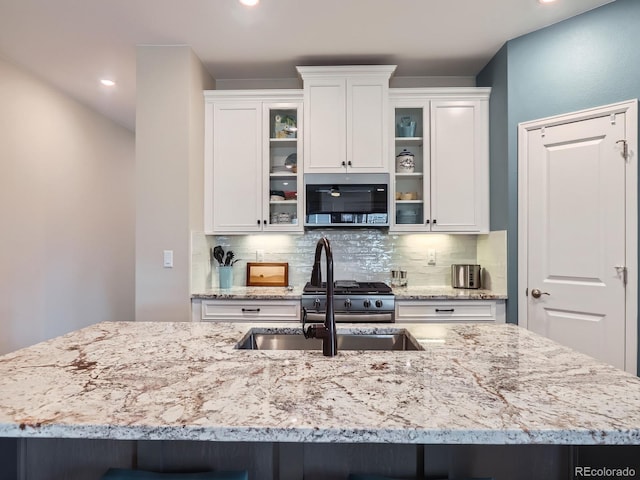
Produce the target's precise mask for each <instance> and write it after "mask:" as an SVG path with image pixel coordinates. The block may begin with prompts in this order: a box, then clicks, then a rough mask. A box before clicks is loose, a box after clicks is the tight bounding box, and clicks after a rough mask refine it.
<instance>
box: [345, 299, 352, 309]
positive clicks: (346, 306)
mask: <svg viewBox="0 0 640 480" xmlns="http://www.w3.org/2000/svg"><path fill="white" fill-rule="evenodd" d="M344 306H345V308H351V299H350V298H347V299H346V300H345V301H344Z"/></svg>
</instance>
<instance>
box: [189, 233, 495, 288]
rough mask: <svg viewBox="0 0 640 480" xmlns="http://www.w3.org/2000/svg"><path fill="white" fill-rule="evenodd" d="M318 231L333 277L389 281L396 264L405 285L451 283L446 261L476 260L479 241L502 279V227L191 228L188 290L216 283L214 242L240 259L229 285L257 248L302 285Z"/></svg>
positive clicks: (241, 281)
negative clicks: (469, 231)
mask: <svg viewBox="0 0 640 480" xmlns="http://www.w3.org/2000/svg"><path fill="white" fill-rule="evenodd" d="M494 234H495V235H494ZM323 235H325V236H326V237H327V238H328V239H329V240H330V242H331V248H332V251H333V260H334V277H335V279H336V280H359V281H383V282H387V283H389V282H390V275H391V274H390V272H391V270H393V269H401V270H406V271H407V277H408V280H409V284H410V285H433V286H441V285H450V283H451V272H450V266H451V264H453V263H479V262H478V255H479V246H482V249H481V250H482V252H481V253H482V256H483V259H484V261H486V262H489V263H491V265H492V266H493V267H492V268H496V269H501V271H499V272H498V271H496V272H495V273H493V272H491V276H490V278H491V279H492V280H493V279H496V281H497V283H498V284H499V283H500V282H501V281H503V280H504V282H506V232H492V233H491V234H489V235H431V234H428V235H427V234H415V235H394V234H389V233H388V232H385V231H381V230H376V229H357V230H309V231H307V232H305V234H304V235H270V234H269V235H265V234H262V235H228V236H223V235H220V236H218V235H205V234H204V233H202V232H192V268H191V291H192V292H194V293H197V292H202V291H205V290H207V289H210V288H216V287H217V286H218V278H217V277H218V276H217V275H216V274H215V268H214V269H213V275H212V268H211V265H210V262H209V249H210V248H213V247H214V246H216V245H222V247H223V248H224V249H225V251H226V250H233V252H234V253H235V255H236V258H239V259H240V261H238V262H237V263H236V268H235V269H234V279H233V283H234V285H245V282H246V263H247V262H255V261H257V251H258V250H262V251H264V258H263V260H262V261H264V262H288V263H289V284H290V285H297V286H302V285H304V284H305V283H306V282H307V281H308V280H309V277H310V276H311V268H312V266H313V257H314V252H315V245H316V242H317V241H318V239H319V238H320V237H321V236H323ZM494 236H497V239H494V238H493V237H494ZM484 237H487V238H484ZM489 237H491V239H489ZM503 237H504V239H505V240H504V242H503ZM502 244H504V245H505V250H504V251H503V252H501V251H500V248H501V247H500V246H501V245H502ZM430 249H433V250H435V252H436V264H435V265H428V260H427V253H428V251H429V250H430ZM323 259H324V255H323ZM323 261H324V260H323ZM489 263H488V264H489ZM488 264H487V265H488ZM483 267H484V265H483ZM503 267H504V268H503ZM502 270H504V273H503V271H502ZM323 276H324V268H323ZM505 291H506V283H505Z"/></svg>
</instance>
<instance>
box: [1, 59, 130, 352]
mask: <svg viewBox="0 0 640 480" xmlns="http://www.w3.org/2000/svg"><path fill="white" fill-rule="evenodd" d="M96 94H99V89H98V88H96ZM133 171H134V134H133V132H130V131H128V130H126V129H125V128H123V127H120V126H118V125H116V124H115V123H113V122H111V121H110V120H107V119H106V118H104V117H103V116H101V115H99V114H97V113H95V112H93V111H91V110H89V109H87V108H86V107H84V106H82V105H80V104H79V103H77V102H75V101H74V100H71V99H70V98H69V97H67V96H65V95H63V94H61V93H60V92H58V91H57V90H54V89H53V88H51V87H49V86H48V85H47V84H45V83H44V82H42V81H40V80H39V79H37V78H35V77H34V76H32V75H30V74H29V73H27V72H25V71H24V70H22V69H21V68H19V67H17V66H15V65H13V64H11V63H9V62H6V61H4V60H2V59H0V354H2V353H6V352H8V351H12V350H15V349H17V348H20V347H23V346H27V345H30V344H33V343H36V342H38V341H41V340H44V339H47V338H51V337H54V336H57V335H59V334H62V333H66V332H69V331H71V330H75V329H77V328H80V327H83V326H86V325H89V324H92V323H96V322H100V321H103V320H132V319H133V314H134V308H133V307H134V290H133V289H134V221H135V218H134V201H133V199H134V196H133Z"/></svg>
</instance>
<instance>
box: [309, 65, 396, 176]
mask: <svg viewBox="0 0 640 480" xmlns="http://www.w3.org/2000/svg"><path fill="white" fill-rule="evenodd" d="M297 68H298V72H299V73H300V75H301V77H302V79H303V82H304V122H305V125H306V127H305V130H304V144H305V145H304V155H305V172H309V173H312V172H315V173H345V172H363V173H371V172H387V171H388V168H389V167H388V162H387V153H386V152H387V151H388V135H387V132H388V131H389V129H388V118H389V115H388V105H389V103H388V102H389V100H388V98H389V97H388V92H389V78H390V76H391V74H392V73H393V71H394V70H395V66H392V65H376V66H342V67H297Z"/></svg>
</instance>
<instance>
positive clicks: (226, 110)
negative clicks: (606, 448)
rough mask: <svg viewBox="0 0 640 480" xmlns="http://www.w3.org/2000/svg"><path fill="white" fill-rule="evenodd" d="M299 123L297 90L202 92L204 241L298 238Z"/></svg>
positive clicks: (299, 202)
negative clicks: (275, 235) (273, 234)
mask: <svg viewBox="0 0 640 480" xmlns="http://www.w3.org/2000/svg"><path fill="white" fill-rule="evenodd" d="M301 119H302V91H300V90H273V91H271V92H269V91H207V92H205V162H204V174H205V192H204V194H205V195H204V196H205V206H204V213H205V221H204V224H205V233H208V234H233V233H251V232H261V231H277V232H283V231H285V232H301V231H302V222H301V221H300V222H299V221H298V219H300V217H301V215H302V205H303V193H302V145H301V144H302V141H301V140H300V138H299V137H300V136H299V135H298V131H299V130H301V129H302V122H301ZM294 154H295V157H296V158H295V163H292V162H291V161H287V159H289V160H291V159H293V158H294V157H293V155H294ZM272 193H274V195H272Z"/></svg>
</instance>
